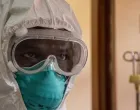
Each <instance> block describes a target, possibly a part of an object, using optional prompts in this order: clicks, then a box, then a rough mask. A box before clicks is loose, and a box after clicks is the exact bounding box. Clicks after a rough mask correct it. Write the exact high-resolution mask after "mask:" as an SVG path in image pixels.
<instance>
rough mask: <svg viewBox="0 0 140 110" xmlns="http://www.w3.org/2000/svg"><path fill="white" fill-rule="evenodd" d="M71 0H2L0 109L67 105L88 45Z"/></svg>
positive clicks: (46, 109) (50, 109)
mask: <svg viewBox="0 0 140 110" xmlns="http://www.w3.org/2000/svg"><path fill="white" fill-rule="evenodd" d="M81 37H82V32H81V29H80V26H79V24H78V22H77V20H76V17H75V15H74V13H73V11H72V9H71V8H70V6H69V5H68V4H67V3H66V1H65V0H0V110H66V107H65V99H66V97H67V95H68V93H69V91H70V90H71V88H72V87H73V82H74V80H75V77H76V76H77V74H78V73H80V71H81V70H82V68H83V67H84V66H85V64H86V61H87V47H86V45H85V44H84V42H83V41H82V40H81Z"/></svg>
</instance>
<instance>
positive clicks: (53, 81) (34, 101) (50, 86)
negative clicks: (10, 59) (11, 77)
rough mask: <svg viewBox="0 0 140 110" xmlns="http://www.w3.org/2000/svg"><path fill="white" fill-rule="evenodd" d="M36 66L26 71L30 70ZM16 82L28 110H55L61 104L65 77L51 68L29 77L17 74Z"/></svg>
mask: <svg viewBox="0 0 140 110" xmlns="http://www.w3.org/2000/svg"><path fill="white" fill-rule="evenodd" d="M38 65H40V64H38ZM38 65H36V66H34V67H31V68H26V69H28V70H30V69H31V70H32V69H35V68H36V67H37V66H38ZM16 80H17V83H18V85H19V88H20V91H21V93H22V97H23V100H24V103H25V105H26V107H27V109H28V110H56V109H57V107H58V106H59V105H60V104H61V102H62V99H63V97H64V92H65V88H66V77H65V76H62V75H59V74H58V73H56V72H55V71H53V70H52V68H51V67H46V68H45V69H44V70H43V71H41V72H39V73H36V74H31V75H28V74H25V73H22V72H17V73H16Z"/></svg>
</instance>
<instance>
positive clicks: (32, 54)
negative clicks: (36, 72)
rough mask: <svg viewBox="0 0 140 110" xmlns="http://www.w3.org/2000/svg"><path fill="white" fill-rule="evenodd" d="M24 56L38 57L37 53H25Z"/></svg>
mask: <svg viewBox="0 0 140 110" xmlns="http://www.w3.org/2000/svg"><path fill="white" fill-rule="evenodd" d="M23 56H24V57H26V58H36V54H35V53H25V54H23Z"/></svg>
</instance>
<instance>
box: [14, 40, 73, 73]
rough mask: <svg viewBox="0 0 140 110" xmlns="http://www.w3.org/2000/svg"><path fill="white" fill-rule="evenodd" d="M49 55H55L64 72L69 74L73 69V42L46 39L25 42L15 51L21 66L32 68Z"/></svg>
mask: <svg viewBox="0 0 140 110" xmlns="http://www.w3.org/2000/svg"><path fill="white" fill-rule="evenodd" d="M49 55H54V56H55V57H56V58H57V62H58V64H59V66H60V68H61V69H62V70H63V71H66V72H69V71H71V69H72V67H73V56H74V51H73V47H72V43H71V42H67V43H66V42H65V41H54V40H44V39H34V40H25V41H23V42H21V43H20V44H19V45H18V46H17V48H16V51H15V58H16V61H17V63H18V65H19V66H21V67H31V66H33V65H35V64H37V63H39V62H40V61H42V60H45V59H47V57H48V56H49Z"/></svg>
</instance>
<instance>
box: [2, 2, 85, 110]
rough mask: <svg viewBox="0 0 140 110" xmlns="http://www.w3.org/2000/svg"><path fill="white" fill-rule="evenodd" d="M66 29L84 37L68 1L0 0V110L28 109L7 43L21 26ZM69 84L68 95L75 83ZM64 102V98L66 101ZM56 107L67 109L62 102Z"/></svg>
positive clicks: (61, 109) (78, 36)
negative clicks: (10, 65)
mask: <svg viewBox="0 0 140 110" xmlns="http://www.w3.org/2000/svg"><path fill="white" fill-rule="evenodd" d="M36 26H40V27H46V28H53V29H66V30H68V31H70V32H72V33H74V34H76V36H77V38H79V39H81V36H82V33H81V29H80V26H79V24H78V22H77V20H76V17H75V15H74V13H73V11H72V9H71V8H70V6H69V5H68V4H67V3H66V1H65V0H0V110H27V108H26V107H25V105H24V102H23V99H22V96H21V93H20V90H19V87H18V84H17V82H16V80H15V78H14V74H13V73H12V72H11V71H10V69H9V68H8V66H7V63H8V57H7V56H8V55H7V50H8V44H9V41H10V39H11V37H12V36H13V35H14V34H15V32H16V31H17V30H18V29H22V28H32V27H36ZM73 79H74V78H72V80H70V82H69V83H68V86H67V90H66V93H65V97H66V96H67V94H68V93H69V91H70V89H71V88H72V85H73ZM63 102H64V101H63ZM57 110H66V107H65V104H64V103H62V104H61V105H60V106H59V107H58V109H57Z"/></svg>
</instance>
